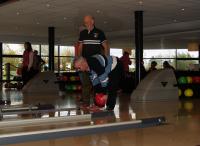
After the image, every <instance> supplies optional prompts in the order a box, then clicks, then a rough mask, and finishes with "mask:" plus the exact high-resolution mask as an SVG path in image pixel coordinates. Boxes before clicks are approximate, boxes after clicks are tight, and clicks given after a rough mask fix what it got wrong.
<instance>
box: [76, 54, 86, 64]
mask: <svg viewBox="0 0 200 146" xmlns="http://www.w3.org/2000/svg"><path fill="white" fill-rule="evenodd" d="M83 61H85V58H84V57H82V56H80V57H77V58H75V59H74V64H75V63H81V62H83Z"/></svg>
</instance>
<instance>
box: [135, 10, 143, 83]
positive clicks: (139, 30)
mask: <svg viewBox="0 0 200 146" xmlns="http://www.w3.org/2000/svg"><path fill="white" fill-rule="evenodd" d="M135 47H136V48H135V64H136V66H135V86H137V85H138V84H139V83H140V81H141V62H142V61H143V11H135Z"/></svg>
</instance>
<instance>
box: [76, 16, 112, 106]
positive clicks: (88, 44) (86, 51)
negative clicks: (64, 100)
mask: <svg viewBox="0 0 200 146" xmlns="http://www.w3.org/2000/svg"><path fill="white" fill-rule="evenodd" d="M83 22H84V25H85V27H86V29H84V30H82V31H81V32H80V36H79V48H78V56H83V57H84V58H89V57H91V56H92V55H95V54H104V55H106V56H107V55H108V54H109V47H108V43H107V40H106V37H105V34H104V32H103V31H101V30H100V29H98V28H96V27H95V20H94V18H93V17H92V16H91V15H86V16H85V17H84V19H83ZM80 78H81V83H82V100H83V102H84V103H85V104H86V105H89V104H90V93H91V92H90V91H91V82H90V79H89V75H88V72H84V71H83V72H82V73H81V74H80Z"/></svg>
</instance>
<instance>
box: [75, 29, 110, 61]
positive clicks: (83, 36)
mask: <svg viewBox="0 0 200 146" xmlns="http://www.w3.org/2000/svg"><path fill="white" fill-rule="evenodd" d="M104 41H106V37H105V34H104V32H103V31H101V30H100V29H98V28H96V27H94V29H93V30H92V31H90V32H88V30H87V29H85V30H83V31H81V32H80V37H79V42H80V43H82V44H83V48H82V56H83V57H85V58H88V57H90V56H92V55H95V54H101V52H102V49H103V46H102V43H103V42H104Z"/></svg>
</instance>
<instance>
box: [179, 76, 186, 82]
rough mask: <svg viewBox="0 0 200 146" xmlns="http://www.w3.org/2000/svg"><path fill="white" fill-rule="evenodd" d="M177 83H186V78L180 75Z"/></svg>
mask: <svg viewBox="0 0 200 146" xmlns="http://www.w3.org/2000/svg"><path fill="white" fill-rule="evenodd" d="M178 83H179V84H186V83H187V78H186V77H184V76H182V77H179V78H178Z"/></svg>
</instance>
